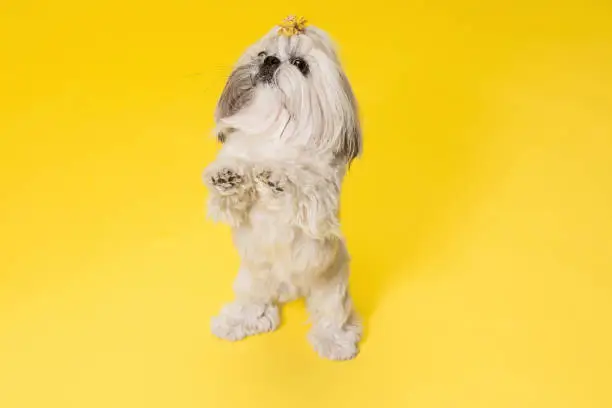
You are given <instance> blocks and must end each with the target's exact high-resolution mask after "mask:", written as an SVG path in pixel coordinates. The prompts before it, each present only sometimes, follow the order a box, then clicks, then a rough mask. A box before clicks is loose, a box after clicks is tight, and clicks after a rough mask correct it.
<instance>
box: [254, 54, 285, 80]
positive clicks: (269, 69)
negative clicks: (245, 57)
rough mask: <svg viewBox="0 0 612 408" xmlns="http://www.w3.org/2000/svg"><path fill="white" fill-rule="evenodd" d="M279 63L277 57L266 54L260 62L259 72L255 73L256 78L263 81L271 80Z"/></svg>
mask: <svg viewBox="0 0 612 408" xmlns="http://www.w3.org/2000/svg"><path fill="white" fill-rule="evenodd" d="M280 64H281V61H280V60H279V59H278V58H277V57H275V56H273V55H269V56H267V57H266V59H264V61H263V63H262V64H261V67H259V74H257V79H258V80H259V81H261V82H264V83H270V82H272V79H273V78H274V73H275V72H276V70H277V69H278V67H279V66H280Z"/></svg>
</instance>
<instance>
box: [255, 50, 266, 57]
mask: <svg viewBox="0 0 612 408" xmlns="http://www.w3.org/2000/svg"><path fill="white" fill-rule="evenodd" d="M266 55H268V53H267V52H265V51H262V52H260V53H259V54H257V56H258V57H265V56H266Z"/></svg>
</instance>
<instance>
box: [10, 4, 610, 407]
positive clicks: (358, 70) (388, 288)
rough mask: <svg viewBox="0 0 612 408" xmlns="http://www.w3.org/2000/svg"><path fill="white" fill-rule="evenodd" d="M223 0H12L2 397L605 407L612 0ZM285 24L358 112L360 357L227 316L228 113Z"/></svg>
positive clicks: (287, 317)
mask: <svg viewBox="0 0 612 408" xmlns="http://www.w3.org/2000/svg"><path fill="white" fill-rule="evenodd" d="M606 3H607V5H606ZM219 4H220V3H216V2H212V1H204V0H199V1H196V0H193V1H184V0H177V1H172V2H170V1H168V2H165V3H160V2H153V1H140V2H136V1H132V0H124V1H117V0H111V1H93V2H88V1H70V0H56V1H41V0H3V1H2V2H1V3H0V38H1V41H0V61H1V63H0V74H1V75H0V95H1V96H0V115H1V121H0V140H1V143H2V145H1V148H0V163H1V166H2V169H1V170H2V171H1V175H0V186H1V189H0V226H1V247H0V257H1V258H0V407H2V408H35V407H36V408H55V407H58V408H59V407H62V408H68V407H77V408H96V407H104V408H109V407H113V408H120V407H126V408H127V407H129V408H139V407H147V408H156V407H164V408H168V407H172V408H191V407H211V408H212V407H214V408H223V407H288V406H297V407H302V406H304V407H313V406H314V407H327V406H342V407H344V406H347V407H348V406H355V407H414V408H417V407H418V408H430V407H440V408H442V407H444V408H447V407H448V408H460V407H466V408H467V407H469V408H506V407H508V408H516V407H521V408H525V407H533V408H545V407H551V408H552V407H554V408H563V407H572V408H591V407H607V408H609V407H611V406H612V390H611V389H610V385H611V384H612V327H611V322H612V317H611V316H612V315H611V312H612V260H611V257H612V23H611V22H612V3H610V2H605V1H599V2H597V1H587V2H585V1H580V0H576V1H571V2H570V1H554V2H553V1H551V2H544V1H540V0H531V1H514V2H501V1H484V0H483V1H473V0H467V1H452V0H441V1H418V2H407V3H406V2H403V1H399V0H398V1H395V2H384V1H375V2H372V3H370V4H367V3H364V4H363V5H358V4H357V3H355V2H353V1H348V0H347V1H341V2H332V1H305V2H302V4H300V5H299V7H298V6H297V5H296V4H291V3H288V2H285V1H277V0H268V1H263V2H253V1H243V0H234V1H231V2H228V3H227V4H226V5H219ZM502 4H503V5H502ZM290 12H297V13H300V14H304V15H305V16H307V17H308V18H309V19H310V20H311V21H312V22H313V23H315V24H316V25H318V26H320V27H322V28H324V29H327V30H328V31H329V32H330V33H331V34H332V36H333V37H334V38H335V39H336V40H337V41H338V43H339V44H340V46H341V50H342V58H343V60H344V61H345V64H346V70H347V72H348V75H349V77H350V79H351V81H352V82H353V84H354V88H355V92H356V94H357V96H358V98H359V101H360V104H361V107H362V113H363V123H364V131H365V155H364V157H363V159H362V160H360V161H358V162H356V163H355V164H354V167H353V169H352V171H351V173H350V176H349V178H348V180H347V182H346V185H345V189H344V195H343V207H342V213H343V223H344V224H343V228H344V230H345V232H346V234H347V239H348V244H349V247H350V250H351V252H352V254H353V258H354V267H353V275H352V285H353V294H354V297H355V302H356V304H357V306H358V308H359V309H360V311H361V312H362V314H363V315H364V318H365V321H366V325H367V331H366V338H365V341H364V342H363V344H362V352H361V354H360V355H359V357H358V358H357V359H356V360H354V361H351V362H346V363H333V362H328V361H323V360H321V359H319V358H318V357H317V356H316V355H315V353H314V352H313V351H312V350H311V348H310V345H309V344H308V343H307V341H306V338H305V336H306V332H307V330H308V326H307V325H306V324H305V322H306V319H307V315H306V313H305V311H304V309H303V306H302V305H301V304H299V303H297V304H294V305H290V306H289V307H287V308H286V309H285V311H284V313H283V318H284V323H283V326H282V327H281V329H280V330H279V331H277V332H275V333H273V334H269V335H265V336H259V337H256V338H251V339H248V340H246V341H243V342H240V343H235V344H231V343H224V342H221V341H218V340H216V339H215V338H213V337H212V336H211V334H210V333H209V329H208V324H209V323H208V322H209V318H210V317H211V315H213V314H215V313H216V312H217V311H218V309H219V308H220V307H221V305H222V304H223V303H224V302H225V301H227V300H229V299H231V288H230V285H231V281H232V279H233V277H234V274H235V271H236V268H237V264H238V259H237V256H236V253H235V252H234V250H233V248H232V246H231V243H230V236H229V231H228V229H227V228H226V227H224V226H218V225H214V224H212V223H211V222H209V221H208V220H206V219H205V215H204V202H205V197H206V193H205V190H204V188H203V186H202V185H201V182H200V174H201V171H202V169H203V168H204V166H205V165H206V164H207V163H208V162H210V161H211V160H212V159H213V157H214V154H215V151H216V149H217V148H218V146H217V145H216V143H215V141H214V140H213V139H212V138H210V137H209V134H210V130H211V128H212V112H213V109H214V104H215V101H216V98H217V96H218V94H219V93H220V90H221V88H222V86H223V80H224V77H226V76H227V75H228V73H229V71H230V67H231V65H232V63H233V61H234V60H235V59H236V58H237V57H238V55H239V54H240V53H241V52H242V50H243V49H244V48H245V47H246V46H247V45H248V44H249V43H251V42H252V41H254V40H255V39H256V38H258V37H259V36H260V35H261V34H263V33H264V32H266V31H267V30H268V29H269V28H270V27H271V26H272V25H273V24H275V23H276V22H277V21H278V20H279V19H281V18H283V17H284V16H285V15H286V14H288V13H290Z"/></svg>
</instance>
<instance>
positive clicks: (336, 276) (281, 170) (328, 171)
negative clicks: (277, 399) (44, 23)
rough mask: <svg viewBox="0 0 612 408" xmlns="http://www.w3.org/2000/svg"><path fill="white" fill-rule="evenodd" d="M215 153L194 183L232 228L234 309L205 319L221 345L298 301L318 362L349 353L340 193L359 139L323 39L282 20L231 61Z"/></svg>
mask: <svg viewBox="0 0 612 408" xmlns="http://www.w3.org/2000/svg"><path fill="white" fill-rule="evenodd" d="M215 121H216V129H215V132H216V135H217V137H218V139H219V141H220V142H222V143H223V145H222V147H221V149H220V151H219V153H218V156H217V158H216V160H215V161H214V162H213V163H212V164H211V165H209V166H208V167H207V168H206V170H205V172H204V179H205V183H206V185H207V187H208V189H209V190H210V195H209V203H208V210H209V215H210V216H211V218H212V219H214V220H217V221H221V222H224V223H227V224H229V225H230V226H231V228H232V233H233V240H234V243H235V246H236V248H237V249H238V252H239V255H240V258H241V266H240V268H239V271H238V275H237V278H236V280H235V282H234V286H233V289H234V292H235V296H236V298H235V300H234V301H233V302H232V303H229V304H227V305H225V306H224V307H223V308H222V310H221V312H220V314H219V315H218V316H216V317H214V318H213V319H212V322H211V326H212V332H213V333H214V334H215V335H216V336H218V337H220V338H222V339H227V340H239V339H242V338H244V337H246V336H249V335H254V334H257V333H263V332H268V331H272V330H274V329H276V328H277V327H278V325H279V309H278V306H277V305H278V304H280V303H283V302H287V301H290V300H293V299H296V298H298V297H304V298H305V299H306V304H307V307H308V310H309V313H310V315H311V318H312V323H313V327H312V329H311V331H310V333H309V336H308V338H309V340H310V342H311V343H312V346H313V347H314V349H315V350H316V351H317V352H318V353H319V354H320V355H321V356H322V357H324V358H328V359H332V360H347V359H351V358H353V357H355V356H356V355H357V353H358V342H359V339H360V335H361V324H360V322H359V320H358V317H357V314H356V313H355V310H354V308H353V304H352V301H351V298H350V296H349V291H348V276H349V256H348V253H347V249H346V246H345V244H344V241H343V238H342V236H341V232H340V228H339V221H338V212H339V199H340V187H341V184H342V180H343V177H344V175H345V173H346V170H347V168H348V166H349V165H350V163H351V161H352V160H353V159H355V158H356V157H357V156H358V155H359V154H360V152H361V148H362V139H361V129H360V124H359V118H358V111H357V105H356V102H355V98H354V96H353V91H352V89H351V86H350V84H349V81H348V79H347V77H346V76H345V74H344V72H343V70H342V67H341V65H340V61H339V59H338V56H337V54H336V51H335V49H334V46H333V44H332V42H331V40H330V39H329V37H328V36H327V35H326V34H325V33H324V32H323V31H321V30H320V29H317V28H315V27H313V26H306V22H305V20H304V19H303V18H294V17H290V18H288V19H286V20H284V21H283V23H281V25H280V26H278V27H275V28H274V29H273V30H272V31H271V32H269V33H268V34H267V35H265V36H264V37H263V38H262V39H261V40H259V41H258V42H257V43H255V44H254V45H252V46H251V47H250V48H248V50H247V51H246V52H245V54H244V55H243V56H242V57H240V59H239V60H238V63H237V64H236V66H235V68H234V70H233V72H232V73H231V75H230V77H229V79H228V81H227V83H226V85H225V88H224V89H223V92H222V94H221V97H220V99H219V102H218V106H217V110H216V114H215Z"/></svg>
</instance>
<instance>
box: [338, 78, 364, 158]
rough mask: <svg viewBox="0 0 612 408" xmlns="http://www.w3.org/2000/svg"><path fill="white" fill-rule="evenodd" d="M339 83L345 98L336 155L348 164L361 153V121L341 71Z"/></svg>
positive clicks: (347, 82)
mask: <svg viewBox="0 0 612 408" xmlns="http://www.w3.org/2000/svg"><path fill="white" fill-rule="evenodd" d="M340 85H341V88H342V91H343V93H344V95H345V97H346V99H345V101H344V105H345V106H344V107H343V109H344V112H343V113H344V115H343V123H342V133H341V135H340V137H339V140H338V145H337V148H336V156H337V157H338V158H339V159H341V160H343V161H344V162H346V163H347V164H348V165H349V166H350V165H351V162H352V161H353V160H354V159H355V158H357V157H358V156H359V155H361V151H362V149H363V139H362V135H361V121H360V120H359V107H358V106H357V100H356V99H355V95H354V93H353V88H352V87H351V84H350V82H349V80H348V78H347V77H346V75H345V74H344V73H343V72H341V73H340Z"/></svg>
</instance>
